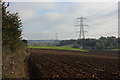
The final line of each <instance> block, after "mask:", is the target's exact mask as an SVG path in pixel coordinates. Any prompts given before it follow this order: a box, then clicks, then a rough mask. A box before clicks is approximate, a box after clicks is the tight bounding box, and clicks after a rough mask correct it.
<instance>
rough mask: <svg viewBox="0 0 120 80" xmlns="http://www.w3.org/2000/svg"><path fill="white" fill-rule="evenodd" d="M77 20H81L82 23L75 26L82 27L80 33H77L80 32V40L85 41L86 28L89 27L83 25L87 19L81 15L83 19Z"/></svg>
mask: <svg viewBox="0 0 120 80" xmlns="http://www.w3.org/2000/svg"><path fill="white" fill-rule="evenodd" d="M77 19H79V20H80V23H79V25H75V26H79V27H80V30H79V31H77V32H79V39H82V38H83V39H84V38H85V34H84V33H85V32H86V31H84V26H88V25H84V24H83V20H84V19H86V18H85V17H82V15H81V17H80V18H77Z"/></svg>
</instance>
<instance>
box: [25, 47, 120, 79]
mask: <svg viewBox="0 0 120 80" xmlns="http://www.w3.org/2000/svg"><path fill="white" fill-rule="evenodd" d="M29 52H30V53H31V54H30V56H29V57H28V59H27V65H28V73H29V77H30V78H87V79H90V78H97V79H98V78H100V79H107V78H109V79H114V80H117V79H119V78H120V70H119V65H118V64H119V62H118V61H119V59H118V53H117V52H108V51H106V52H105V51H90V52H80V51H67V50H50V49H29Z"/></svg>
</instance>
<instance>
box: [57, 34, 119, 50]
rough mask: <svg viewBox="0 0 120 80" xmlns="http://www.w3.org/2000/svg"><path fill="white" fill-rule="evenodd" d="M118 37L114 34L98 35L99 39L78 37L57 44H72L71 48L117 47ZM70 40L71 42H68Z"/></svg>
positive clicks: (96, 48)
mask: <svg viewBox="0 0 120 80" xmlns="http://www.w3.org/2000/svg"><path fill="white" fill-rule="evenodd" d="M119 39H120V38H116V37H114V36H111V37H102V36H101V37H100V38H99V39H89V38H88V39H81V40H80V39H78V40H63V41H61V42H60V43H59V44H58V45H57V46H64V45H68V44H73V48H83V49H95V50H104V49H118V47H119V46H118V44H119V43H120V40H119ZM68 42H69V43H68ZM70 42H71V43H70Z"/></svg>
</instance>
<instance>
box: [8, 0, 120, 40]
mask: <svg viewBox="0 0 120 80" xmlns="http://www.w3.org/2000/svg"><path fill="white" fill-rule="evenodd" d="M9 10H10V11H12V12H19V14H20V17H21V19H22V22H23V38H26V39H45V38H48V39H55V34H56V33H58V38H59V39H72V38H78V35H77V33H76V31H78V30H79V27H78V28H75V26H74V25H75V24H78V23H79V21H77V22H75V21H76V20H77V19H76V18H77V17H80V16H81V15H83V16H84V17H86V18H87V19H86V20H84V24H87V25H89V27H85V30H88V32H89V33H88V34H89V35H86V37H95V38H98V37H99V36H101V34H102V35H105V36H106V34H107V33H109V35H112V34H113V33H114V32H117V27H118V25H117V21H118V19H117V17H118V16H117V4H116V3H113V2H112V3H111V2H101V3H98V2H85V3H84V2H80V3H76V2H72V3H71V2H59V3H58V2H45V3H44V2H40V3H38V2H37V3H35V2H34V3H31V2H20V3H17V2H15V3H14V2H13V3H11V5H10V8H9ZM95 34H96V35H97V36H95ZM114 34H115V35H116V36H117V33H114ZM76 35H77V36H76ZM90 35H92V36H90Z"/></svg>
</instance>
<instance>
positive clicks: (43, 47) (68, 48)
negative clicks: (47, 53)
mask: <svg viewBox="0 0 120 80" xmlns="http://www.w3.org/2000/svg"><path fill="white" fill-rule="evenodd" d="M28 48H40V49H58V50H72V51H85V52H88V50H85V49H76V48H70V47H66V46H62V47H56V46H51V47H49V46H28Z"/></svg>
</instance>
